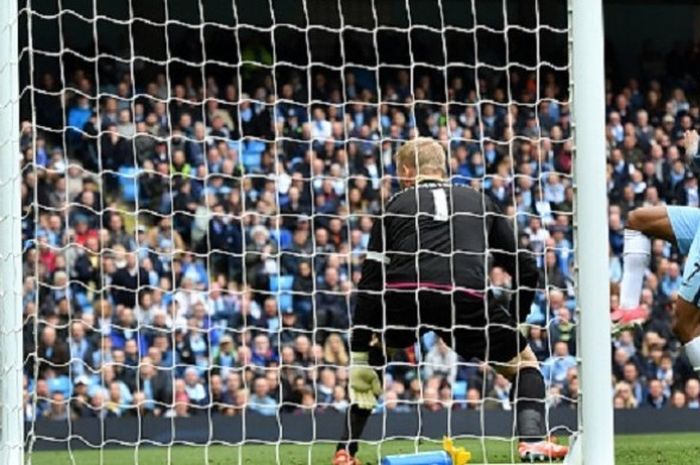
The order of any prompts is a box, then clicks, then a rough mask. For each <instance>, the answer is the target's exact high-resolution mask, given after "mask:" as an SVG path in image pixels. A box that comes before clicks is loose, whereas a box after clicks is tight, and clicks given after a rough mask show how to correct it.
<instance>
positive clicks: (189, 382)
mask: <svg viewBox="0 0 700 465" xmlns="http://www.w3.org/2000/svg"><path fill="white" fill-rule="evenodd" d="M185 392H186V393H187V398H188V399H189V402H190V405H191V406H192V405H196V406H200V407H203V406H205V405H207V403H208V402H209V399H208V394H207V391H206V389H205V388H204V383H203V382H202V379H201V378H200V376H199V370H197V368H195V367H190V368H188V369H187V370H185Z"/></svg>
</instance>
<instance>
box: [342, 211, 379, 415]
mask: <svg viewBox="0 0 700 465" xmlns="http://www.w3.org/2000/svg"><path fill="white" fill-rule="evenodd" d="M386 260H387V258H386V256H385V254H384V228H383V220H382V219H377V220H375V222H374V225H373V226H372V232H371V234H370V240H369V245H368V247H367V254H366V255H365V261H364V263H363V264H362V278H360V282H359V284H358V286H357V287H358V295H357V303H356V305H355V312H354V317H353V322H352V335H351V342H350V350H351V367H350V379H349V387H350V398H351V400H352V402H353V403H356V404H357V405H358V406H359V407H360V408H362V409H366V410H372V409H373V408H374V406H375V405H376V403H377V396H379V395H380V394H381V392H382V384H381V381H380V380H379V375H378V374H377V372H376V370H375V369H374V368H373V367H371V366H370V363H369V346H370V341H371V340H372V335H373V333H374V332H375V331H379V330H381V326H382V320H383V318H382V308H383V306H382V295H381V291H382V287H383V283H384V264H385V262H386Z"/></svg>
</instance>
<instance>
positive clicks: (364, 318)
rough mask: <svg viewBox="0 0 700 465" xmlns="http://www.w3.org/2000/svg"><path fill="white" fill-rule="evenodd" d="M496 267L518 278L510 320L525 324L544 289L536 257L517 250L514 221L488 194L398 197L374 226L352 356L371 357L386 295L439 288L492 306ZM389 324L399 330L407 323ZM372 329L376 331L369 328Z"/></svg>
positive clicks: (465, 190)
mask: <svg viewBox="0 0 700 465" xmlns="http://www.w3.org/2000/svg"><path fill="white" fill-rule="evenodd" d="M490 266H499V267H502V268H503V269H505V270H506V271H507V272H508V273H509V274H510V275H511V276H512V277H513V286H514V288H515V289H517V293H516V295H515V298H513V299H511V315H513V316H514V318H515V315H516V314H515V311H516V309H517V310H519V313H520V314H519V315H518V316H519V317H520V318H524V316H526V315H527V314H528V313H529V311H530V305H531V304H532V300H533V298H534V288H535V287H536V286H537V282H538V276H539V274H538V270H537V265H536V262H535V260H534V257H533V256H532V254H531V252H528V251H518V250H517V238H516V235H515V232H514V231H513V228H512V226H511V222H510V221H509V220H508V219H507V218H506V217H504V216H503V214H502V213H501V212H500V211H499V209H498V207H497V206H496V205H494V204H493V202H492V201H491V200H490V199H489V198H488V197H486V196H484V195H483V194H482V193H480V192H477V191H476V190H474V189H472V188H470V187H466V186H455V185H451V184H449V183H442V182H423V183H420V184H419V185H418V186H417V187H411V188H407V189H404V190H403V191H401V192H400V193H398V194H396V195H395V196H393V197H392V198H391V199H390V200H389V202H388V204H387V206H386V209H385V214H384V215H383V216H382V217H381V218H377V219H376V220H375V222H374V225H373V227H372V233H371V236H370V241H369V245H368V248H367V254H366V256H365V261H364V263H363V265H362V278H361V280H360V283H359V285H358V291H357V292H358V298H357V305H356V307H355V314H354V318H353V335H352V350H354V351H362V350H366V348H367V346H368V344H369V340H370V338H371V329H376V330H381V328H382V325H383V324H384V320H385V318H384V315H383V311H384V305H389V306H390V305H391V302H390V301H387V302H384V301H383V300H384V299H383V297H384V295H385V292H386V291H391V290H411V289H414V290H415V289H421V290H423V289H432V290H437V291H445V292H455V293H461V294H462V297H465V298H466V299H467V301H471V302H472V303H473V304H470V305H468V308H464V309H457V310H456V311H458V312H459V311H469V312H481V313H482V314H483V312H484V308H485V306H486V300H487V299H485V294H486V292H487V290H488V283H487V280H486V279H487V276H488V271H489V267H490ZM389 324H394V325H400V324H401V322H400V321H392V322H389ZM370 328H371V329H370Z"/></svg>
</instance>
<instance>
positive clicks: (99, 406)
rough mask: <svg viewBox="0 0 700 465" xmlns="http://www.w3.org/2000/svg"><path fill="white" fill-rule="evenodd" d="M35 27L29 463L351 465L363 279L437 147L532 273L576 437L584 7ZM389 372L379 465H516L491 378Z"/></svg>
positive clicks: (303, 9) (434, 352) (429, 0)
mask: <svg viewBox="0 0 700 465" xmlns="http://www.w3.org/2000/svg"><path fill="white" fill-rule="evenodd" d="M18 18H19V20H18V21H19V30H20V51H21V53H20V71H21V73H20V90H21V92H20V96H21V102H20V103H21V119H20V121H21V123H20V124H19V129H18V131H19V134H17V137H18V138H19V150H20V151H21V154H22V155H21V160H22V162H21V174H20V176H21V187H22V189H21V195H22V206H23V212H22V215H23V216H22V247H23V249H22V250H23V273H24V280H23V283H22V292H23V297H22V309H23V321H24V327H23V344H24V361H25V363H24V371H23V374H24V388H25V391H24V420H25V422H26V425H27V427H26V440H25V445H26V451H27V456H28V461H31V463H35V464H43V463H71V464H76V463H80V464H82V463H100V464H111V463H120V464H124V463H139V464H145V465H149V464H151V463H168V464H170V463H192V464H194V463H239V464H243V463H254V464H257V463H261V464H262V463H265V464H269V463H309V464H311V463H314V464H316V463H329V462H330V460H331V457H332V454H333V452H334V451H335V447H334V445H335V443H336V442H337V441H338V439H339V438H340V434H341V431H342V426H343V423H344V421H345V420H344V412H345V411H346V409H348V406H349V397H348V392H347V383H348V364H349V347H348V342H349V330H350V328H351V327H352V325H353V318H352V309H353V306H354V304H355V297H356V292H355V291H356V289H357V283H358V281H359V279H360V275H361V264H362V261H363V259H364V251H365V250H366V247H367V242H368V238H369V233H370V230H371V227H372V224H373V222H374V221H377V219H379V218H381V217H382V215H383V213H384V207H385V203H386V201H387V200H388V199H389V197H390V196H391V195H392V194H393V193H395V192H396V191H397V190H398V179H397V173H396V169H395V165H394V161H393V158H392V157H393V154H394V153H395V152H396V150H397V149H398V147H400V146H401V144H402V142H403V141H405V140H408V139H411V138H414V137H417V136H429V137H433V138H435V139H436V140H438V141H439V142H440V143H441V144H442V145H443V147H444V149H445V151H446V153H447V155H448V160H449V166H448V170H449V176H450V182H451V183H453V184H454V185H468V186H471V187H473V188H474V189H477V190H478V191H479V192H481V193H482V195H483V196H485V197H488V198H489V199H490V200H491V201H493V202H494V203H495V204H496V205H498V206H499V207H500V208H501V210H502V211H503V214H504V215H505V216H506V217H508V218H509V219H510V220H511V221H512V222H513V224H514V227H515V234H516V238H515V239H516V241H517V243H518V246H519V247H520V248H521V249H522V250H527V251H529V252H530V253H531V254H532V255H533V256H534V257H535V259H536V261H537V264H538V267H539V269H540V271H541V279H540V284H539V286H538V289H537V295H536V298H535V302H534V304H533V306H532V309H531V311H530V313H529V316H528V319H527V323H528V324H529V325H530V326H523V331H524V334H526V337H527V338H528V340H529V341H530V343H531V345H532V347H533V349H534V351H535V354H536V355H537V357H538V360H539V361H540V362H541V368H542V371H543V373H544V376H545V382H546V387H547V398H546V407H547V412H548V414H547V419H548V420H547V421H548V432H549V433H550V434H552V435H568V434H570V433H572V432H574V431H575V430H576V429H577V419H576V410H577V405H578V398H579V388H578V386H579V380H578V371H577V358H576V350H577V348H576V313H575V308H576V300H575V297H576V285H575V276H574V266H573V263H574V244H573V230H572V227H573V218H574V185H573V177H572V165H573V154H572V152H573V143H572V126H571V119H570V110H571V108H570V106H569V80H570V76H569V72H570V60H569V50H568V42H567V41H568V38H569V25H568V22H567V5H566V2H563V1H555V0H539V1H528V2H523V1H508V0H498V1H495V0H494V1H481V0H480V1H476V0H471V1H465V0H420V1H419V0H400V1H399V0H337V1H329V0H259V1H256V2H250V1H243V0H230V1H221V0H177V1H169V0H158V1H149V2H143V1H138V0H110V1H108V2H107V1H98V0H93V1H78V0H56V1H51V2H46V1H32V0H23V1H21V2H20V10H19V14H18ZM3 137H4V138H6V137H8V136H7V135H3ZM17 184H19V183H17ZM512 281H513V277H512V276H509V275H508V274H507V273H506V272H505V271H504V270H502V269H500V268H493V269H491V270H490V272H489V274H488V279H487V281H486V282H485V283H484V287H483V289H481V290H482V291H484V292H485V293H487V294H488V299H489V300H490V301H491V302H496V303H504V302H505V303H507V301H508V299H509V298H510V296H511V295H512V294H513V292H514V291H515V289H512V286H511V283H512ZM523 323H525V322H523ZM411 329H412V330H416V328H411ZM448 342H449V341H448ZM382 372H383V375H384V390H383V394H382V396H381V398H380V401H379V404H378V406H377V407H376V409H375V414H374V415H373V416H372V418H371V419H370V423H369V425H368V428H367V430H366V431H365V436H364V439H365V441H363V443H362V445H361V447H360V458H363V460H365V461H372V463H375V462H378V461H379V459H380V458H381V457H382V456H384V455H386V454H388V453H392V452H397V451H414V450H423V449H426V448H427V449H431V448H433V449H434V448H439V440H440V439H441V437H442V435H450V436H452V437H454V438H456V439H457V440H458V442H459V441H462V442H461V443H462V444H463V445H466V446H467V447H468V448H469V449H470V450H471V452H472V454H473V455H474V459H475V460H476V461H479V462H480V461H484V462H487V461H489V462H491V463H494V462H514V461H517V460H516V454H515V452H514V448H513V447H512V446H513V445H514V444H517V441H518V439H517V437H516V428H515V422H514V419H513V418H514V416H513V407H512V405H511V402H510V400H509V399H510V395H511V389H512V387H511V384H510V383H509V382H508V381H507V380H506V379H505V378H504V377H502V376H500V375H497V374H496V372H495V371H494V370H493V368H492V367H490V366H488V365H487V364H484V363H482V362H480V361H478V360H474V359H472V360H465V359H463V358H461V357H459V356H458V355H457V354H456V353H455V352H454V351H452V350H451V349H450V348H449V347H448V346H447V345H445V344H444V342H443V341H442V340H440V339H439V338H438V337H436V336H435V335H434V333H430V332H428V333H426V334H423V335H422V336H421V337H420V340H419V341H418V342H417V343H416V344H414V345H412V346H411V347H407V348H406V349H405V350H402V351H400V352H399V353H398V354H396V355H395V356H394V357H393V358H392V359H391V360H390V361H389V362H388V364H387V365H386V366H384V367H383V368H382ZM0 382H1V381H0ZM601 382H603V381H601ZM113 446H122V447H113ZM59 455H60V457H61V458H60V459H57V457H58V456H59ZM56 460H64V461H63V462H56Z"/></svg>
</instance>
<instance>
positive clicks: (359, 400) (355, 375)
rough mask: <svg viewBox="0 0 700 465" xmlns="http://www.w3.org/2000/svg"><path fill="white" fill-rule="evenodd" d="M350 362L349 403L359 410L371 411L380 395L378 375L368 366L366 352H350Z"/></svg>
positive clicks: (380, 386) (380, 385) (380, 388)
mask: <svg viewBox="0 0 700 465" xmlns="http://www.w3.org/2000/svg"><path fill="white" fill-rule="evenodd" d="M350 360H351V365H350V378H349V387H350V401H351V402H352V403H355V404H357V406H358V407H360V408H361V409H364V410H372V409H374V406H375V405H377V397H378V396H379V395H380V394H381V393H382V382H381V381H380V380H379V375H378V374H377V371H376V370H375V369H374V368H372V367H371V366H370V365H369V354H368V353H367V352H352V353H351V358H350Z"/></svg>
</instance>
